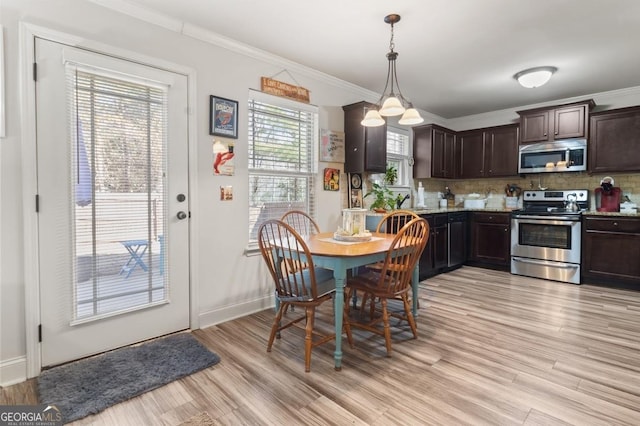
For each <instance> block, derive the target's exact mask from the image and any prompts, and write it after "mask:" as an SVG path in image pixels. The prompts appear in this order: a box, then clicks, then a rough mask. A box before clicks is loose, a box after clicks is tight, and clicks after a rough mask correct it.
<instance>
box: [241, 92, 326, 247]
mask: <svg viewBox="0 0 640 426" xmlns="http://www.w3.org/2000/svg"><path fill="white" fill-rule="evenodd" d="M248 110H249V112H248V115H249V117H248V120H249V123H248V124H249V125H248V129H249V130H248V131H249V138H248V143H249V247H250V248H255V247H257V232H258V229H259V228H260V225H262V223H263V222H264V221H266V220H268V219H280V218H281V217H282V215H283V214H284V213H285V212H287V211H289V210H302V211H304V212H306V213H308V214H309V215H310V216H311V217H315V205H314V199H315V194H314V188H315V184H314V180H315V175H316V170H317V167H316V157H315V155H314V154H315V152H316V148H317V139H318V109H317V107H315V106H312V105H308V104H303V103H300V102H295V101H290V100H288V99H283V98H279V97H276V96H271V95H267V94H264V93H261V92H255V91H251V92H250V94H249V108H248Z"/></svg>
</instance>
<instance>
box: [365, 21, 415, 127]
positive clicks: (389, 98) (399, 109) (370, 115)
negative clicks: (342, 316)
mask: <svg viewBox="0 0 640 426" xmlns="http://www.w3.org/2000/svg"><path fill="white" fill-rule="evenodd" d="M398 21H400V15H396V14H391V15H387V16H385V17H384V22H386V23H387V24H391V40H390V42H389V53H387V60H388V61H389V63H388V70H387V81H386V84H385V86H384V90H383V91H382V96H381V97H380V99H379V100H378V103H377V106H378V107H379V110H378V111H375V110H369V112H367V114H366V116H365V117H364V120H362V121H361V122H360V123H361V124H362V125H363V126H365V127H375V126H382V125H383V124H385V120H384V118H383V116H384V117H394V116H398V115H401V114H404V115H403V116H402V118H401V119H400V120H399V121H398V124H401V125H412V124H419V123H422V122H423V121H424V119H423V118H422V117H421V116H420V113H419V112H418V110H416V109H415V108H413V106H412V105H411V103H410V102H409V101H407V100H406V99H405V98H404V96H402V91H401V90H400V85H399V84H398V76H397V74H396V59H398V52H396V51H394V50H393V49H394V48H395V45H394V43H393V25H394V24H395V23H397V22H398ZM394 87H395V88H394ZM387 89H389V91H388V92H387ZM396 89H397V92H396ZM396 93H397V94H396ZM383 99H384V103H383V102H382V100H383ZM407 108H408V110H407Z"/></svg>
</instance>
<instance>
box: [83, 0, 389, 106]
mask: <svg viewBox="0 0 640 426" xmlns="http://www.w3.org/2000/svg"><path fill="white" fill-rule="evenodd" d="M89 1H91V2H92V3H95V4H97V5H100V6H102V7H105V8H107V9H111V10H113V11H115V12H118V13H121V14H123V15H127V16H130V17H133V18H136V19H139V20H141V21H144V22H147V23H149V24H153V25H157V26H159V27H162V28H165V29H167V30H169V31H173V32H175V33H178V34H181V35H184V36H186V37H191V38H193V39H196V40H200V41H203V42H205V43H208V44H211V45H215V46H218V47H221V48H223V49H226V50H229V51H230V52H233V53H237V54H240V55H244V56H247V57H250V58H253V59H257V60H260V61H263V62H266V63H269V64H273V65H276V66H278V67H282V68H285V69H287V70H288V71H295V72H297V73H300V74H303V75H305V76H307V77H311V78H314V79H316V80H319V81H322V82H325V83H327V84H330V85H332V86H336V87H338V88H341V89H344V90H348V91H350V92H353V93H355V94H358V95H360V96H362V97H363V98H364V100H375V99H378V98H379V97H380V94H379V93H375V92H372V91H370V90H367V89H364V88H362V87H360V86H357V85H355V84H353V83H349V82H347V81H344V80H341V79H339V78H336V77H334V76H332V75H329V74H326V73H323V72H321V71H318V70H315V69H313V68H310V67H307V66H305V65H301V64H299V63H297V62H294V61H290V60H288V59H284V58H282V57H280V56H277V55H274V54H272V53H269V52H267V51H264V50H261V49H258V48H256V47H254V46H251V45H248V44H245V43H241V42H239V41H237V40H233V39H230V38H228V37H225V36H223V35H221V34H218V33H215V32H213V31H210V30H207V29H205V28H202V27H199V26H197V25H193V24H189V23H187V22H183V21H180V20H177V19H174V18H171V17H168V16H166V15H163V14H160V13H157V12H153V11H150V10H148V9H145V8H143V7H140V6H137V5H133V4H131V3H128V2H127V1H125V0H89Z"/></svg>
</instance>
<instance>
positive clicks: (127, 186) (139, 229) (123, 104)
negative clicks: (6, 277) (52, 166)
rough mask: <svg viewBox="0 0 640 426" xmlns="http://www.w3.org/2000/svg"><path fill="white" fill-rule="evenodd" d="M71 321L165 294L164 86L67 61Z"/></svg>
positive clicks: (145, 303)
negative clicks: (71, 229)
mask: <svg viewBox="0 0 640 426" xmlns="http://www.w3.org/2000/svg"><path fill="white" fill-rule="evenodd" d="M67 94H68V99H69V101H68V105H70V128H71V129H72V138H71V143H72V149H71V150H70V152H71V154H72V155H71V167H72V173H71V177H72V179H73V182H72V190H73V194H74V196H73V200H72V203H73V204H72V206H73V209H72V212H73V231H74V232H73V235H72V238H73V249H74V256H73V257H74V258H75V262H74V264H73V270H74V281H75V286H74V287H75V291H74V300H75V303H74V305H75V309H74V318H75V321H76V322H83V321H87V320H92V319H98V318H102V317H105V316H111V315H114V314H116V313H122V312H127V311H130V310H134V309H140V308H143V307H145V306H149V305H152V304H157V303H166V302H167V301H168V294H169V293H168V290H169V289H168V280H166V279H165V277H166V273H165V270H164V269H165V259H164V253H163V252H164V250H163V245H164V243H165V241H164V217H165V207H164V198H165V196H166V194H165V191H166V188H165V187H166V185H165V182H164V179H165V169H166V156H165V152H166V150H165V148H164V147H165V143H166V126H167V88H166V86H165V87H161V85H157V84H152V83H151V84H150V82H148V81H146V80H143V79H139V80H138V81H135V79H134V78H133V77H131V76H128V77H127V78H126V79H124V78H122V76H120V75H119V74H117V73H113V74H110V73H109V72H108V71H105V70H102V69H93V68H91V67H88V66H84V65H76V64H72V63H69V64H67Z"/></svg>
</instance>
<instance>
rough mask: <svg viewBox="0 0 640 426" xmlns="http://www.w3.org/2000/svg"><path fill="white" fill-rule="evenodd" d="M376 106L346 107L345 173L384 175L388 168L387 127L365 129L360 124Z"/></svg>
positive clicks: (352, 105)
mask: <svg viewBox="0 0 640 426" xmlns="http://www.w3.org/2000/svg"><path fill="white" fill-rule="evenodd" d="M370 108H375V105H374V104H370V103H368V102H357V103H355V104H350V105H345V106H343V107H342V109H343V111H344V150H345V153H344V154H345V158H344V160H345V161H344V171H345V173H362V172H370V173H384V172H385V170H386V168H387V125H386V124H385V125H383V126H379V127H364V126H363V125H362V124H360V122H361V121H362V119H363V118H364V116H365V114H366V113H367V111H368V110H369V109H370Z"/></svg>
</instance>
